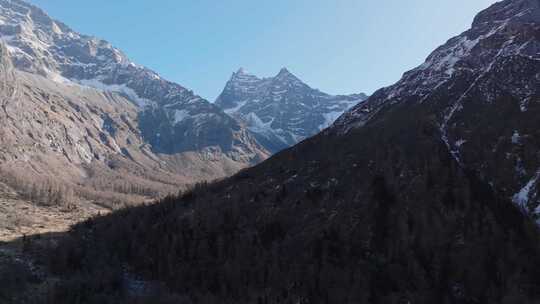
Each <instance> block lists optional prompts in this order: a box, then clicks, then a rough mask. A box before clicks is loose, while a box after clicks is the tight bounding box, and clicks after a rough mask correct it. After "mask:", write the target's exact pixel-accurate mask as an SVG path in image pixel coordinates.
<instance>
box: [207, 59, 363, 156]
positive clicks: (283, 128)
mask: <svg viewBox="0 0 540 304" xmlns="http://www.w3.org/2000/svg"><path fill="white" fill-rule="evenodd" d="M366 98H367V96H366V95H365V94H356V95H347V96H333V95H329V94H326V93H323V92H321V91H319V90H315V89H312V88H310V87H309V86H308V85H306V84H305V83H303V82H302V81H301V80H300V79H298V78H297V77H296V76H294V75H293V74H292V73H291V72H289V71H288V70H287V69H285V68H284V69H282V70H281V71H280V72H279V74H278V75H277V76H275V77H271V78H263V79H261V78H258V77H257V76H254V75H251V74H248V73H247V72H246V71H245V70H244V69H240V70H239V71H238V72H236V73H234V74H233V75H232V77H231V79H230V80H229V81H228V82H227V85H226V86H225V89H224V90H223V92H222V93H221V95H220V96H219V97H218V99H217V100H216V105H218V106H219V107H221V108H222V109H223V110H225V112H227V113H229V114H231V115H232V116H233V117H235V118H237V119H239V120H240V121H241V122H243V123H245V124H246V126H247V127H248V129H249V130H250V131H251V132H253V133H254V134H255V135H256V136H257V139H258V140H259V142H260V143H261V144H263V145H264V146H265V147H266V148H267V149H268V150H270V151H272V152H277V151H280V150H282V149H285V148H287V147H290V146H292V145H294V144H297V143H298V142H300V141H302V140H304V139H306V138H308V137H310V136H313V135H315V134H317V133H319V132H320V131H321V130H323V129H325V128H327V127H328V126H330V125H331V124H332V123H333V122H334V121H335V120H336V119H337V118H338V117H339V116H340V115H341V114H343V113H344V112H345V111H347V110H348V109H349V108H351V107H353V106H354V105H356V104H358V103H360V102H362V101H364V100H365V99H366Z"/></svg>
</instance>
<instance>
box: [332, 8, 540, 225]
mask: <svg viewBox="0 0 540 304" xmlns="http://www.w3.org/2000/svg"><path fill="white" fill-rule="evenodd" d="M539 37H540V2H539V1H537V0H513V1H502V2H499V3H496V4H494V5H493V6H492V7H490V8H489V9H487V10H485V11H483V12H482V13H480V14H479V15H478V16H477V17H476V18H475V20H474V22H473V24H472V28H471V29H470V30H468V31H466V32H464V33H463V34H461V35H459V36H457V37H454V38H452V39H450V40H449V41H448V42H447V43H446V44H445V45H443V46H441V47H439V48H438V49H437V50H435V51H434V52H433V53H432V54H431V55H430V56H429V57H428V59H427V60H426V62H425V63H424V64H422V65H421V66H419V67H418V68H416V69H414V70H412V71H409V72H407V73H405V75H404V76H403V78H402V79H401V80H400V81H399V82H398V83H396V84H395V85H393V86H390V87H388V88H384V89H382V90H380V91H378V92H376V93H375V94H374V95H373V96H372V97H371V98H370V99H369V100H368V101H366V102H365V103H363V104H361V105H359V106H357V107H355V108H354V109H352V110H351V111H350V112H348V113H346V114H345V115H343V117H341V118H340V119H339V120H338V121H337V122H336V124H335V126H334V128H333V130H334V131H336V132H338V133H347V132H348V131H350V130H351V129H355V128H359V127H362V126H364V125H366V124H370V123H371V122H373V123H375V121H376V119H384V115H385V113H387V112H391V111H394V109H397V108H403V107H409V108H422V109H423V111H424V114H423V115H426V116H427V115H429V117H431V119H432V121H433V123H434V124H436V125H437V131H436V132H439V133H440V140H441V141H442V142H444V143H445V145H446V146H447V148H448V150H449V151H450V152H451V154H452V156H453V157H454V158H455V160H456V161H457V162H458V163H459V164H460V165H461V166H463V167H464V168H467V169H471V170H474V171H475V172H477V173H478V174H479V175H480V176H482V178H483V179H484V180H485V181H486V182H488V183H489V184H490V185H491V186H492V187H493V189H494V190H496V191H497V192H498V193H499V194H500V195H501V196H503V197H507V198H510V199H512V200H513V201H514V202H515V203H516V204H517V205H519V206H520V208H522V209H523V210H524V211H527V212H528V213H530V214H532V215H533V217H535V218H537V217H538V216H539V214H540V208H539V205H540V196H539V192H538V191H539V187H538V186H539V182H540V181H539V177H540V176H539V173H540V154H539V152H538V151H540V149H539V148H540V146H539V141H540V137H539V136H540V133H538V132H539V129H540V124H539V120H538V119H537V118H535V117H538V115H539V111H540V72H539V71H540V39H539Z"/></svg>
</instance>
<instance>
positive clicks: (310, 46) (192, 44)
mask: <svg viewBox="0 0 540 304" xmlns="http://www.w3.org/2000/svg"><path fill="white" fill-rule="evenodd" d="M30 2H32V3H34V4H36V5H38V6H40V7H41V8H43V9H45V10H46V11H47V12H48V13H49V14H50V15H51V16H52V17H54V18H56V19H58V20H60V21H63V22H64V23H66V24H67V25H69V26H70V27H72V28H73V29H75V30H76V31H78V32H81V33H83V34H88V35H94V36H98V37H100V38H103V39H105V40H108V41H110V42H111V43H112V44H113V45H115V46H116V47H118V48H120V49H121V50H123V51H124V52H125V53H126V54H127V55H128V56H129V57H130V58H131V59H132V60H133V61H135V62H136V63H138V64H141V65H145V66H147V67H149V68H151V69H153V70H155V71H156V72H158V73H159V74H161V75H162V76H164V77H165V78H167V79H169V80H172V81H176V82H178V83H180V84H182V85H184V86H186V87H188V88H190V89H193V90H194V91H195V92H196V93H197V94H199V95H201V96H203V97H205V98H207V99H209V100H210V101H214V99H215V98H216V97H217V96H218V95H219V93H220V92H221V90H222V89H223V87H224V85H225V83H226V81H227V80H228V79H229V77H230V76H231V73H232V72H233V71H236V70H237V69H238V68H239V67H244V68H245V69H247V70H248V71H249V72H251V73H254V74H257V75H259V76H273V75H275V74H277V73H278V71H279V70H280V68H281V67H287V68H288V69H289V70H290V71H291V72H293V73H294V74H296V75H297V76H298V77H300V78H301V79H302V80H304V81H305V82H306V83H308V84H309V85H311V86H312V87H315V88H318V89H320V90H322V91H325V92H328V93H333V94H346V93H358V92H366V93H372V92H373V91H374V90H376V89H378V88H381V87H383V86H386V85H389V84H392V83H394V82H395V81H397V80H398V79H399V78H400V77H401V75H402V74H403V72H405V71H406V70H409V69H411V68H413V67H415V66H417V65H419V64H420V63H422V62H423V61H424V59H425V58H426V57H427V55H429V53H430V52H431V51H432V50H433V49H435V48H436V47H437V46H438V45H440V44H442V43H444V42H445V41H446V40H448V39H449V38H450V37H451V36H453V35H456V34H459V33H461V32H462V31H464V30H466V29H467V28H468V27H469V26H470V24H471V22H472V20H473V17H474V16H475V14H476V13H477V12H479V11H480V10H482V9H483V8H486V7H488V6H489V5H490V4H492V3H494V2H496V1H495V0H438V1H433V0H408V1H403V0H271V1H270V0H267V1H262V0H255V1H254V0H227V1H220V0H197V1H195V0H152V1H148V0H130V1H111V0H30Z"/></svg>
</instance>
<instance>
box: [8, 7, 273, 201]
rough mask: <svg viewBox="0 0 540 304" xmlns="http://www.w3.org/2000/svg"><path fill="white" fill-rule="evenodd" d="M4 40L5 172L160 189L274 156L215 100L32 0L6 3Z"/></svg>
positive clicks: (227, 172) (224, 173)
mask: <svg viewBox="0 0 540 304" xmlns="http://www.w3.org/2000/svg"><path fill="white" fill-rule="evenodd" d="M0 40H1V41H0V42H1V43H0V44H1V46H2V48H1V49H2V50H3V51H2V52H1V54H0V55H1V58H0V59H1V62H0V69H1V71H0V81H1V85H2V88H3V91H2V93H1V94H2V101H1V104H0V105H1V107H2V108H1V111H0V120H1V121H2V124H1V126H0V135H1V136H0V170H9V171H14V172H28V174H27V175H28V176H25V177H24V178H35V177H36V176H41V175H43V176H45V178H47V179H48V178H52V179H54V180H60V181H62V182H61V184H66V183H68V182H69V183H73V184H76V185H91V187H92V189H91V191H94V190H95V189H97V188H99V190H100V191H101V190H102V188H107V191H109V190H111V191H112V190H114V189H120V188H121V189H127V188H129V187H125V185H120V186H114V187H113V186H112V184H113V183H114V182H119V181H123V183H124V184H125V183H131V184H132V185H140V187H139V186H137V187H138V189H147V190H148V191H146V190H145V191H139V192H144V193H152V194H155V193H157V192H160V193H164V192H165V193H167V191H170V190H171V189H173V190H172V191H175V192H176V191H177V189H178V186H179V185H187V184H190V183H193V182H196V181H201V180H211V179H215V178H219V177H224V176H228V175H230V174H233V173H235V172H237V171H238V170H240V169H242V168H245V167H247V166H250V165H253V164H254V163H257V162H259V161H260V160H262V159H264V158H266V157H267V156H268V152H267V151H266V150H265V149H264V148H262V147H261V146H260V145H259V144H258V143H257V141H256V139H255V138H254V137H253V136H252V135H251V134H250V133H249V131H248V130H247V129H246V128H244V127H243V126H241V125H240V124H239V123H238V122H237V121H236V120H234V119H233V118H231V117H230V116H229V115H227V114H226V113H224V112H223V111H222V110H221V109H220V108H219V107H217V106H216V105H213V104H212V103H210V102H208V101H206V100H204V99H202V98H201V97H199V96H197V95H195V94H194V93H193V92H191V91H190V90H188V89H186V88H184V87H182V86H180V85H178V84H176V83H173V82H170V81H167V80H165V79H163V78H162V77H160V76H159V75H158V74H157V73H155V72H153V71H151V70H149V69H147V68H144V67H142V66H139V65H137V64H135V63H133V62H131V61H130V60H129V59H128V58H127V57H126V56H125V55H124V54H123V53H122V52H121V51H119V50H118V49H116V48H114V47H112V46H111V45H110V44H109V43H108V42H106V41H103V40H100V39H97V38H94V37H89V36H84V35H81V34H78V33H76V32H74V31H72V30H71V29H70V28H68V27H67V26H66V25H64V24H62V23H61V22H59V21H56V20H53V19H51V18H50V17H49V16H48V15H47V14H46V13H44V12H43V11H42V10H40V9H39V8H36V7H34V6H32V5H30V4H28V3H26V2H23V1H19V0H0ZM108 180H111V183H107V182H104V181H108ZM94 183H95V184H99V187H98V186H95V184H94ZM102 186H103V187H102ZM113 188H114V189H113ZM114 191H115V190H114Z"/></svg>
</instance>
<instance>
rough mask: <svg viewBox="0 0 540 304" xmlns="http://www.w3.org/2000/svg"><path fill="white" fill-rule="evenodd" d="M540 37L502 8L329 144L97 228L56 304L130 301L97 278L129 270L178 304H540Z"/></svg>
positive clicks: (515, 6) (533, 14)
mask: <svg viewBox="0 0 540 304" xmlns="http://www.w3.org/2000/svg"><path fill="white" fill-rule="evenodd" d="M539 29H540V2H539V1H538V0H534V1H533V0H506V1H502V2H500V3H497V4H495V5H493V6H491V7H490V8H488V9H487V10H485V11H484V12H482V13H480V14H479V15H478V17H477V18H476V19H475V22H474V23H473V26H472V29H471V30H469V31H467V32H466V33H464V34H463V35H461V36H459V37H457V38H453V39H451V40H450V41H449V42H448V44H446V45H444V46H442V47H441V48H439V49H437V50H436V51H435V52H434V53H433V54H432V55H431V56H430V57H429V58H428V60H427V61H426V63H425V64H424V65H422V66H421V67H419V68H417V69H415V70H413V71H410V72H407V73H405V75H404V77H403V79H402V80H401V81H399V82H398V83H397V84H396V85H394V86H391V87H388V88H385V89H382V90H380V91H379V92H377V93H376V94H374V95H373V96H372V97H370V98H369V99H368V100H367V101H366V102H365V103H363V104H361V105H360V106H358V107H356V108H354V109H353V110H352V111H350V112H348V113H347V114H345V115H344V116H343V117H341V118H340V119H339V120H338V122H337V123H336V124H335V125H334V126H333V127H331V128H330V129H327V130H326V131H325V132H323V133H321V134H319V135H316V136H315V137H312V138H309V139H307V140H306V141H303V142H302V143H300V144H298V145H296V146H294V147H292V148H290V149H287V150H285V151H283V152H281V153H278V154H276V155H275V156H273V157H272V158H271V159H269V160H268V161H265V162H263V163H261V164H260V165H258V166H255V167H253V168H251V169H247V170H244V171H242V172H240V173H239V174H237V175H235V176H234V177H232V178H229V179H226V180H223V181H221V182H218V183H214V184H211V185H208V186H203V187H198V188H196V189H194V190H193V191H191V192H188V193H186V194H185V195H183V196H181V197H178V198H167V199H165V200H163V201H162V202H161V203H160V204H157V205H153V206H148V207H140V208H135V209H128V210H123V211H122V212H119V213H116V214H112V215H110V216H108V217H104V218H98V219H94V220H91V221H88V222H86V223H84V224H81V225H79V226H78V227H76V228H75V229H74V230H73V231H72V232H71V234H70V235H69V237H68V238H66V240H65V242H64V243H63V244H62V245H61V246H59V247H58V248H57V249H56V250H53V253H54V254H52V256H53V261H55V263H57V264H55V265H56V266H57V268H56V270H57V271H58V272H59V273H63V275H64V276H65V278H66V281H65V283H64V285H58V286H57V289H55V292H56V293H57V294H59V295H61V296H59V297H56V298H55V299H57V300H58V301H61V300H65V301H66V302H69V300H66V299H76V296H77V295H79V294H80V292H84V294H85V296H86V299H88V301H89V302H92V301H95V302H96V303H97V302H99V300H100V299H102V298H103V297H110V296H111V295H117V294H121V291H122V290H123V289H122V287H121V284H120V285H117V286H120V287H118V288H117V289H114V288H113V289H109V290H103V289H102V288H101V287H100V286H102V285H101V284H102V283H101V281H97V280H96V279H95V278H96V277H100V278H103V277H106V278H108V279H109V280H108V282H110V283H111V284H113V283H114V282H118V281H120V282H122V281H123V279H122V269H121V268H120V267H119V266H118V265H119V264H121V263H126V264H127V265H129V266H130V268H129V269H130V270H131V271H133V272H136V273H138V274H139V275H140V276H142V277H143V278H145V279H147V280H150V281H160V282H163V283H165V286H166V288H165V287H164V288H163V289H162V290H161V292H160V294H161V295H162V299H163V301H164V302H166V301H171V302H175V301H176V302H182V301H184V302H186V303H190V302H192V303H426V304H427V303H449V304H450V303H452V304H454V303H538V302H539V301H540V292H539V291H540V272H539V271H538V269H540V240H539V228H538V226H537V223H536V221H535V220H536V214H535V213H534V212H524V211H534V201H535V199H534V198H535V195H536V191H537V190H536V180H535V177H536V175H535V174H536V172H537V168H538V166H537V165H538V164H537V161H538V151H539V149H538V143H539V142H540V141H539V139H538V132H537V130H538V129H539V127H540V120H538V119H537V117H538V114H537V112H536V111H537V109H538V107H537V105H538V102H537V101H538V100H537V98H536V96H537V93H536V90H538V88H539V87H540V86H539V84H538V81H539V79H540V78H539V77H538V75H539V73H540V66H538V61H537V59H536V58H537V55H538V50H539V48H538V47H537V44H538V43H540V34H539ZM518 157H519V158H521V159H522V161H521V162H517V161H516V160H517V158H518ZM512 160H513V161H512ZM517 163H520V164H521V166H522V168H523V172H524V173H523V176H521V177H518V175H516V174H517V173H515V172H516V164H517ZM517 171H521V170H517ZM531 178H532V182H531ZM524 185H525V188H523V186H524ZM525 194H527V195H525ZM520 198H524V199H525V201H524V203H523V202H521V201H520V200H519V199H520ZM516 203H517V204H516ZM80 248H85V249H84V250H83V251H82V252H81V250H80ZM96 248H99V249H96ZM59 256H69V257H75V259H74V260H70V262H69V263H65V262H64V263H63V262H62V259H58V258H56V259H55V258H54V257H59ZM87 261H92V263H90V264H85V263H87ZM109 261H112V262H109ZM98 265H99V267H98ZM103 265H107V267H103ZM73 271H75V272H73ZM70 279H75V280H76V281H77V282H85V284H86V285H84V289H83V288H79V289H77V285H75V284H70V283H69V282H71V281H68V280H70ZM124 299H125V301H130V300H133V299H131V298H130V297H129V296H127V297H125V298H124ZM153 299H158V297H157V296H155V297H154V298H153Z"/></svg>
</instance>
